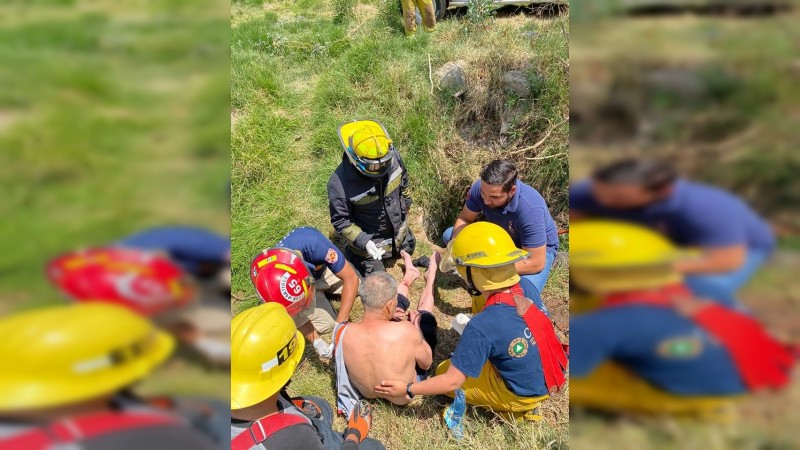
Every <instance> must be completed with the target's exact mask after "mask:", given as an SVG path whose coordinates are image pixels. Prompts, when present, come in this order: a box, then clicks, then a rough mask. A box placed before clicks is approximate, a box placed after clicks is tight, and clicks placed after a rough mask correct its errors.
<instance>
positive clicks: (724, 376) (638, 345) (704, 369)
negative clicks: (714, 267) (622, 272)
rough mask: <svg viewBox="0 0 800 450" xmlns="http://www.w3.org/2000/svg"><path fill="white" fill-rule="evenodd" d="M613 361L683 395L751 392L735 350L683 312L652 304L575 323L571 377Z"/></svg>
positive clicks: (601, 312) (597, 313) (599, 313)
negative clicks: (724, 346) (745, 383)
mask: <svg viewBox="0 0 800 450" xmlns="http://www.w3.org/2000/svg"><path fill="white" fill-rule="evenodd" d="M608 360H612V361H614V362H616V363H618V364H620V365H622V366H624V367H626V368H628V369H629V370H631V371H632V372H633V373H635V374H636V375H638V376H639V377H641V378H643V379H645V380H647V381H649V382H650V383H651V384H653V385H654V386H656V387H658V388H661V389H662V390H664V391H667V392H670V393H673V394H677V395H730V394H738V393H742V392H745V391H746V388H745V385H744V383H743V382H742V379H741V377H740V375H739V372H738V369H737V368H736V366H735V364H734V362H733V360H732V359H731V356H730V354H729V352H728V351H727V350H726V349H725V348H723V347H722V346H721V345H720V344H719V343H717V342H716V341H715V340H714V339H713V338H712V337H711V336H710V335H709V334H708V333H706V332H705V331H704V330H703V329H702V328H700V327H699V326H698V325H696V324H695V323H694V322H692V321H691V320H690V319H688V318H686V317H683V316H681V315H679V314H678V313H677V312H675V311H672V310H669V309H666V308H660V307H655V306H647V305H631V306H621V307H613V308H605V309H600V310H598V311H595V312H592V313H587V314H582V315H580V316H573V317H572V318H571V319H570V357H569V365H570V374H571V375H572V376H573V377H578V378H580V377H585V376H588V375H590V374H591V373H592V371H594V369H595V368H596V367H597V366H598V365H600V364H601V363H603V362H605V361H608Z"/></svg>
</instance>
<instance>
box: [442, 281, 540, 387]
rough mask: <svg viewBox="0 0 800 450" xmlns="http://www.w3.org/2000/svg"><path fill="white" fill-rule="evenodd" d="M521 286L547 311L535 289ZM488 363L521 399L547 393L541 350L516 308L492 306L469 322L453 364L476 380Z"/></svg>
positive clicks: (531, 286)
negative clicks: (540, 355)
mask: <svg viewBox="0 0 800 450" xmlns="http://www.w3.org/2000/svg"><path fill="white" fill-rule="evenodd" d="M522 286H523V290H524V291H525V296H526V297H528V298H529V299H531V300H533V303H534V304H535V305H536V307H538V308H539V309H540V310H543V311H546V309H545V308H544V305H543V303H542V299H541V297H540V296H539V292H538V291H537V290H536V288H534V287H533V285H530V287H529V288H526V286H525V285H524V284H523V285H522ZM486 361H490V362H491V363H492V365H494V367H495V368H496V369H497V370H498V372H500V376H502V377H503V380H504V381H505V384H506V387H507V388H508V389H509V390H510V391H511V392H513V393H515V394H517V395H519V396H522V397H538V396H541V395H545V394H547V392H548V391H547V386H546V385H545V382H544V371H543V370H542V361H541V359H540V357H539V347H537V345H536V341H535V340H534V339H533V334H532V333H531V330H530V329H528V326H527V325H526V324H525V321H524V320H522V317H520V316H519V315H517V310H516V308H514V307H511V306H507V305H492V306H489V307H488V308H486V309H484V310H483V311H481V312H480V313H478V314H476V315H475V316H474V317H473V318H472V319H471V320H470V321H469V322H467V326H466V328H464V333H463V334H462V336H461V340H460V341H459V342H458V346H457V347H456V350H455V352H453V358H452V359H451V364H452V365H453V366H454V367H455V368H457V369H458V370H460V371H461V372H462V373H463V374H464V375H466V376H468V377H472V378H477V377H478V376H479V375H480V373H481V370H482V369H483V366H484V364H486Z"/></svg>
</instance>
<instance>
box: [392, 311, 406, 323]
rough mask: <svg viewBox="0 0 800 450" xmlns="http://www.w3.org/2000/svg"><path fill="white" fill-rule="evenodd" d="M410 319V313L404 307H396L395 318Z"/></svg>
mask: <svg viewBox="0 0 800 450" xmlns="http://www.w3.org/2000/svg"><path fill="white" fill-rule="evenodd" d="M406 319H408V315H407V314H406V312H405V311H404V310H403V309H402V308H396V309H395V311H394V320H398V321H400V320H406Z"/></svg>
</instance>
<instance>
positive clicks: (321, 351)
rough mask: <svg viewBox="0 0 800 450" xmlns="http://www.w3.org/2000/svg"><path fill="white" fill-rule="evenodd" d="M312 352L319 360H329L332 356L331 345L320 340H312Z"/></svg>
mask: <svg viewBox="0 0 800 450" xmlns="http://www.w3.org/2000/svg"><path fill="white" fill-rule="evenodd" d="M314 350H315V351H316V352H317V355H319V357H320V358H326V359H327V358H330V357H331V356H333V344H328V343H327V342H325V341H323V340H322V339H315V340H314Z"/></svg>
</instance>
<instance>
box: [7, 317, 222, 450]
mask: <svg viewBox="0 0 800 450" xmlns="http://www.w3.org/2000/svg"><path fill="white" fill-rule="evenodd" d="M173 348H174V343H173V340H172V338H171V337H170V336H169V335H168V334H166V333H163V332H161V331H159V330H158V329H156V328H154V327H153V325H152V324H151V323H150V322H149V321H147V320H145V319H143V318H142V317H140V316H139V315H137V314H135V313H133V312H131V311H130V310H129V309H127V308H122V307H119V306H115V305H110V304H106V303H91V304H76V305H66V306H53V307H44V308H39V309H34V310H31V311H26V312H22V313H18V314H15V315H13V316H10V317H6V318H4V319H2V320H0V359H2V361H3V370H2V371H1V372H0V448H2V449H9V450H11V449H20V450H22V449H25V450H47V449H55V448H65V449H66V448H69V449H76V450H77V449H85V450H140V449H148V450H184V449H185V450H201V449H214V448H226V447H227V442H226V434H225V431H226V430H225V427H224V422H226V421H227V413H226V412H225V410H224V408H223V409H222V412H223V414H219V407H218V405H214V404H213V403H209V401H206V400H189V399H176V398H166V397H161V398H153V399H144V398H139V397H137V396H135V395H134V394H133V393H132V391H131V388H132V387H133V386H134V385H135V384H136V383H137V382H138V381H140V380H142V379H143V378H146V377H148V376H149V375H150V373H151V372H152V371H153V370H154V369H155V368H156V367H158V366H159V365H160V364H161V363H162V362H163V361H164V360H166V359H167V358H168V357H169V355H170V354H171V353H172V350H173ZM220 425H223V426H222V427H220ZM220 428H221V430H220ZM220 431H222V432H220ZM215 442H216V444H215ZM222 444H224V445H222Z"/></svg>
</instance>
